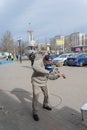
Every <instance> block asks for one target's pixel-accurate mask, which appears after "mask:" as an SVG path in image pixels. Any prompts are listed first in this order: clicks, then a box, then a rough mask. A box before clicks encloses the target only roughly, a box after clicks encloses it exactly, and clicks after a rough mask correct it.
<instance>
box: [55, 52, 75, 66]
mask: <svg viewBox="0 0 87 130" xmlns="http://www.w3.org/2000/svg"><path fill="white" fill-rule="evenodd" d="M72 54H73V53H64V54H61V55H59V56H58V57H56V58H54V59H53V63H54V64H55V63H62V64H63V65H66V60H67V58H68V57H69V56H71V55H72Z"/></svg>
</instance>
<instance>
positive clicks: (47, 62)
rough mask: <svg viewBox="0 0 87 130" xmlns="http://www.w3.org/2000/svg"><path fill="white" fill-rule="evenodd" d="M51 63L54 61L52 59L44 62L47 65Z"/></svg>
mask: <svg viewBox="0 0 87 130" xmlns="http://www.w3.org/2000/svg"><path fill="white" fill-rule="evenodd" d="M51 61H52V60H51V59H49V60H44V64H45V65H47V64H50V63H51Z"/></svg>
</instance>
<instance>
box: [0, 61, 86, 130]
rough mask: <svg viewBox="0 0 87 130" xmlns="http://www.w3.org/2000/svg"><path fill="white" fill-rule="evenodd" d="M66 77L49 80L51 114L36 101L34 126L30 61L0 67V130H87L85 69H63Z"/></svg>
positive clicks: (40, 99)
mask: <svg viewBox="0 0 87 130" xmlns="http://www.w3.org/2000/svg"><path fill="white" fill-rule="evenodd" d="M59 70H60V71H61V72H63V73H64V74H65V75H66V79H63V78H62V77H61V78H59V79H57V80H49V81H48V90H49V102H50V104H51V106H52V108H53V110H52V111H51V112H47V111H46V110H43V109H42V101H43V95H42V94H40V98H39V103H40V104H39V107H40V111H39V116H40V121H39V122H38V123H37V122H35V121H34V120H33V118H32V104H31V103H32V86H31V74H32V68H31V66H30V62H29V61H23V62H22V63H20V62H14V63H11V64H4V65H0V108H1V109H0V130H24V129H25V130H29V129H30V130H48V129H50V130H86V129H87V128H86V126H84V125H83V124H82V120H81V112H80V108H81V106H82V105H83V104H84V103H86V102H87V66H85V67H71V66H63V67H60V68H59Z"/></svg>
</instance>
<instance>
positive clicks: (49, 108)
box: [43, 106, 52, 111]
mask: <svg viewBox="0 0 87 130" xmlns="http://www.w3.org/2000/svg"><path fill="white" fill-rule="evenodd" d="M43 108H44V109H46V110H48V111H51V110H52V108H51V107H49V106H43Z"/></svg>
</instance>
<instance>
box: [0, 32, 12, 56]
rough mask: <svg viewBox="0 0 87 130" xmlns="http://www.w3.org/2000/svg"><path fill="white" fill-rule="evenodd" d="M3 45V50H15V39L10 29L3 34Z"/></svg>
mask: <svg viewBox="0 0 87 130" xmlns="http://www.w3.org/2000/svg"><path fill="white" fill-rule="evenodd" d="M1 46H2V49H3V51H7V52H12V53H13V52H14V41H13V38H12V35H11V33H10V32H9V31H7V32H6V33H5V34H4V35H3V37H2V39H1Z"/></svg>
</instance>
